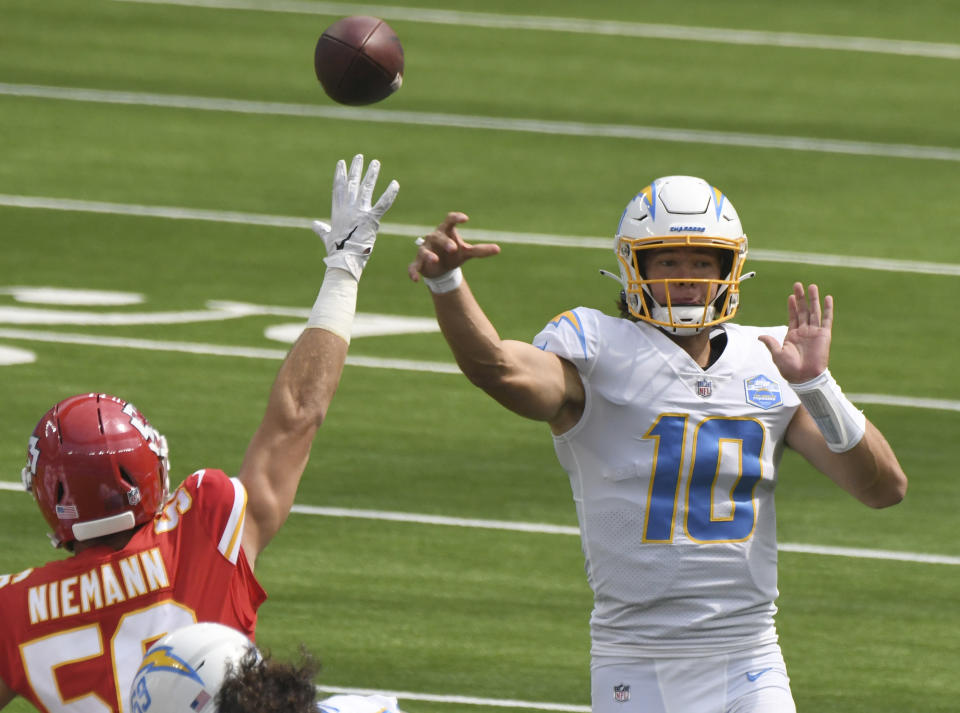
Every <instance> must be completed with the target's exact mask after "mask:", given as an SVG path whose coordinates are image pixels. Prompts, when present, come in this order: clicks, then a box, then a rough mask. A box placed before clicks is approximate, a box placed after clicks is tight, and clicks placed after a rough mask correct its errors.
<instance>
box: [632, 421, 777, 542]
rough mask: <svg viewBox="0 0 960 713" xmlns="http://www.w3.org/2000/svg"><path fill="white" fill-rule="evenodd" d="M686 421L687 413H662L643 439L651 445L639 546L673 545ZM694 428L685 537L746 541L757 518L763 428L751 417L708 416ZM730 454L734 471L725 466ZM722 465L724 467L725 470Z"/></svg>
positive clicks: (685, 516) (699, 539) (712, 540)
mask: <svg viewBox="0 0 960 713" xmlns="http://www.w3.org/2000/svg"><path fill="white" fill-rule="evenodd" d="M688 421H689V417H688V416H687V415H681V414H662V415H661V416H660V417H659V418H657V421H656V423H654V424H653V426H651V428H650V430H649V431H647V433H646V434H645V435H644V436H643V437H644V438H645V439H652V440H654V441H656V447H655V451H654V456H653V473H652V474H651V479H650V491H649V495H648V498H647V503H648V504H647V513H646V517H645V521H644V525H643V540H644V542H672V541H673V527H674V522H675V521H676V511H677V503H678V502H679V501H680V497H681V493H680V489H681V483H682V482H683V478H682V475H683V470H684V462H685V460H686V459H685V457H684V456H685V454H684V443H685V441H686V432H687V426H688ZM695 428H696V430H695V432H694V436H693V446H692V451H693V452H692V454H691V455H690V462H691V466H690V473H689V477H688V478H687V481H686V507H684V508H683V512H684V513H685V515H684V527H685V529H686V532H687V535H688V536H689V537H690V538H691V539H693V540H694V541H696V542H701V543H717V542H742V541H743V540H747V539H749V538H750V536H751V535H752V534H753V528H754V525H755V523H756V516H757V513H756V502H755V501H754V498H753V493H754V490H755V489H756V486H757V483H759V482H760V479H761V477H762V475H763V466H762V460H761V454H762V453H763V441H764V429H763V425H762V424H761V423H760V422H759V421H757V420H755V419H752V418H723V417H715V418H714V417H711V418H705V419H704V420H703V421H700V423H698V424H696V427H695ZM731 450H732V451H733V452H734V453H736V458H735V460H736V461H738V463H737V468H738V469H737V472H730V471H731V469H730V468H729V467H728V466H726V460H727V458H728V457H732V456H731V455H730V453H731ZM721 466H726V467H725V470H724V471H721ZM727 483H730V486H729V489H725V486H726V484H727ZM718 484H721V487H720V488H718V487H717V486H718ZM721 500H722V501H723V502H721Z"/></svg>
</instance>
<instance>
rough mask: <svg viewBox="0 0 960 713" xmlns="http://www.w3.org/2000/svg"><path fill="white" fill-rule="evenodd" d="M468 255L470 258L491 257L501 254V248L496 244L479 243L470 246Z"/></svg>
mask: <svg viewBox="0 0 960 713" xmlns="http://www.w3.org/2000/svg"><path fill="white" fill-rule="evenodd" d="M467 253H468V255H469V257H490V256H491V255H499V254H500V246H499V245H497V244H496V243H479V244H477V245H468V246H467Z"/></svg>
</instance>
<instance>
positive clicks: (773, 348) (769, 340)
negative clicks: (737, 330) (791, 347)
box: [757, 334, 783, 357]
mask: <svg viewBox="0 0 960 713" xmlns="http://www.w3.org/2000/svg"><path fill="white" fill-rule="evenodd" d="M757 339H759V340H760V341H761V342H763V345H764V346H765V347H766V348H767V349H769V350H770V355H771V356H774V357H775V356H776V355H777V354H778V353H779V352H781V351H783V347H781V346H780V342H778V341H777V340H776V339H775V338H774V337H771V336H770V335H769V334H761V335H760V336H759V337H757Z"/></svg>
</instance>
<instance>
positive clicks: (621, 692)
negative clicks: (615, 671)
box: [613, 683, 630, 703]
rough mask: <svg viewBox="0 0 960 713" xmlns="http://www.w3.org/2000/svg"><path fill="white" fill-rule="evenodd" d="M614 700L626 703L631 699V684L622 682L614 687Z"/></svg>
mask: <svg viewBox="0 0 960 713" xmlns="http://www.w3.org/2000/svg"><path fill="white" fill-rule="evenodd" d="M613 700H615V701H616V702H617V703H626V702H627V701H629V700H630V686H627V685H624V684H622V683H620V684H618V685H616V686H614V687H613Z"/></svg>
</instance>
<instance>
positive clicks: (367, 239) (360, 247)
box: [313, 154, 400, 281]
mask: <svg viewBox="0 0 960 713" xmlns="http://www.w3.org/2000/svg"><path fill="white" fill-rule="evenodd" d="M362 170H363V154H357V155H356V156H354V157H353V161H352V162H351V163H350V173H349V174H347V164H346V163H345V162H344V161H342V160H341V161H337V168H336V170H335V171H334V174H333V208H332V210H331V212H330V222H331V223H332V224H333V225H332V227H331V226H330V225H327V224H326V223H324V222H323V221H320V220H315V221H313V232H315V233H316V234H317V235H319V236H320V237H321V238H322V239H323V245H324V247H325V248H326V249H327V257H325V258H324V259H323V261H324V262H325V263H327V267H338V268H340V269H341V270H346V271H347V272H349V273H350V274H351V275H353V278H354V279H355V280H358V281H359V280H360V275H361V273H362V272H363V268H364V267H365V266H366V264H367V260H369V259H370V253H372V252H373V243H374V242H375V241H376V239H377V230H378V229H379V228H380V219H381V218H382V217H383V214H384V213H386V212H387V210H388V209H389V208H390V206H391V205H393V201H394V199H395V198H396V197H397V192H398V191H399V190H400V184H398V183H397V182H396V181H390V185H389V186H387V189H386V190H385V191H384V192H383V195H382V196H380V200H378V201H377V203H376V205H374V206H372V207H371V205H370V199H371V198H372V197H373V189H374V186H375V185H376V183H377V176H378V175H379V174H380V162H379V161H377V160H376V159H373V160H372V161H371V162H370V165H369V166H368V167H367V173H366V175H365V176H364V177H363V181H362V182H361V180H360V173H361V171H362Z"/></svg>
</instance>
